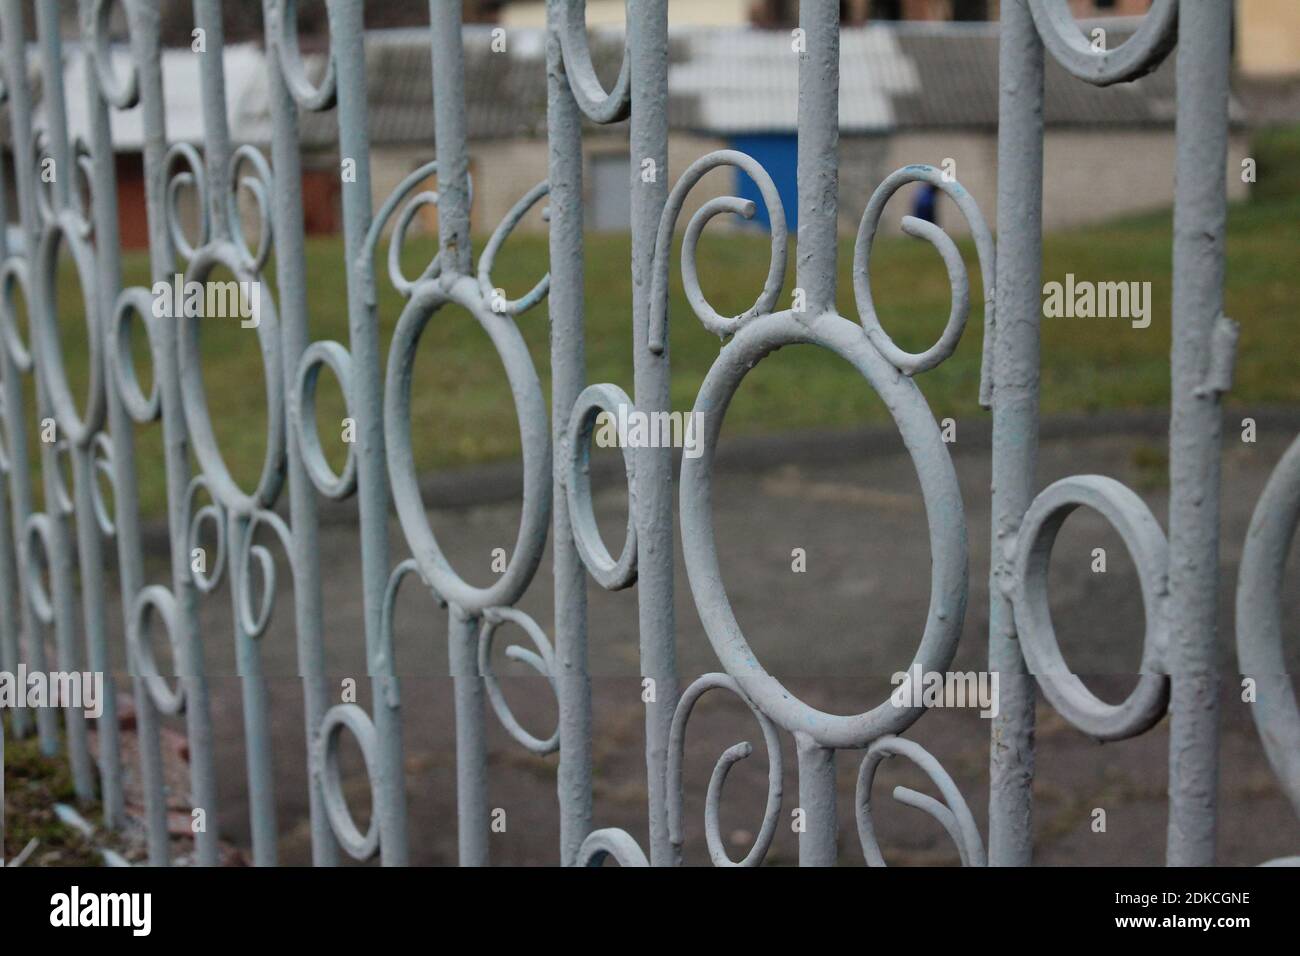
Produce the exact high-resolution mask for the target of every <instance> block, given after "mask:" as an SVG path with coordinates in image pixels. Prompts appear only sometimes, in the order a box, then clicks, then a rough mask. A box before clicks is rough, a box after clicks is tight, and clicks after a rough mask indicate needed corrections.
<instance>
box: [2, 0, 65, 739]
mask: <svg viewBox="0 0 1300 956" xmlns="http://www.w3.org/2000/svg"><path fill="white" fill-rule="evenodd" d="M0 17H3V24H2V26H3V31H4V51H5V85H6V86H7V87H8V90H9V101H8V102H9V123H10V136H11V137H12V142H13V156H14V181H15V182H16V183H17V185H18V216H19V221H20V222H21V223H22V229H23V239H24V241H25V244H26V253H25V254H26V257H27V261H28V262H29V263H30V261H31V255H30V253H31V250H32V248H34V246H35V243H36V236H37V233H38V230H39V228H40V227H39V223H38V215H37V210H36V196H35V192H34V189H35V184H36V181H37V175H38V174H37V171H36V165H35V156H34V155H33V148H32V138H33V129H32V102H31V91H30V89H29V87H28V80H27V67H28V58H27V41H26V35H27V31H26V26H25V24H24V20H23V3H22V0H4V5H3V7H0ZM35 308H36V305H35V303H33V302H28V303H27V309H28V336H29V339H30V337H31V335H32V328H33V325H34V323H33V320H32V318H31V316H32V313H33V310H34V309H35ZM0 351H3V353H4V358H3V361H4V377H3V383H0V384H2V385H3V388H4V415H5V437H6V438H7V439H8V441H9V464H10V474H9V507H10V513H11V514H12V516H13V522H12V525H13V527H12V531H13V535H14V539H13V540H14V546H15V548H16V549H17V552H16V557H17V561H16V565H17V570H18V575H19V581H20V582H21V579H22V576H24V575H26V574H27V573H29V572H28V569H27V567H26V561H24V560H23V558H22V550H21V549H22V544H21V542H22V539H23V537H24V535H25V532H26V528H27V519H28V518H29V517H30V516H31V514H32V509H33V500H34V498H33V489H32V473H31V460H30V456H29V454H28V450H27V414H26V409H25V408H24V402H23V388H22V375H23V373H22V372H21V371H20V370H19V368H18V365H17V363H16V362H15V361H14V359H13V356H12V355H11V354H10V353H9V350H8V349H2V350H0ZM18 601H19V605H18V607H19V623H20V625H21V627H22V634H23V641H22V643H23V644H24V645H25V648H26V661H27V664H28V665H29V666H30V667H32V668H33V669H35V670H39V671H44V670H46V655H45V642H44V626H43V625H42V624H41V623H40V622H39V621H37V620H36V615H35V613H34V612H33V609H32V604H31V598H30V596H29V595H28V593H27V589H26V588H25V587H22V586H21V583H20V586H19V588H18ZM36 729H37V733H38V734H39V736H40V745H41V752H42V753H44V754H46V755H47V756H52V755H54V754H56V753H58V750H59V725H58V714H57V713H56V712H55V711H54V710H53V709H52V708H48V707H38V708H36Z"/></svg>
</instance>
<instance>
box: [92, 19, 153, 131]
mask: <svg viewBox="0 0 1300 956" xmlns="http://www.w3.org/2000/svg"><path fill="white" fill-rule="evenodd" d="M112 9H113V0H94V3H93V5H92V8H91V13H90V19H89V27H90V36H89V37H88V40H89V43H88V44H87V46H88V49H89V51H90V60H91V63H92V65H93V66H94V70H95V77H96V79H97V80H98V82H99V92H100V95H101V96H103V97H104V99H105V100H106V101H107V102H108V104H109V105H110V106H112V107H114V108H116V109H119V110H129V109H132V108H134V107H135V106H136V104H137V103H139V102H140V71H139V66H138V65H137V63H136V59H135V57H134V56H132V57H129V58H128V59H129V62H128V64H127V71H126V78H125V79H119V78H118V76H117V75H116V74H115V73H114V72H113V62H112V61H113V56H112V52H113V51H112V49H111V48H110V46H109V44H108V34H109V15H110V13H111V12H112ZM123 9H125V10H126V11H127V14H128V16H129V15H130V8H129V7H128V6H127V5H126V4H125V3H124V4H123Z"/></svg>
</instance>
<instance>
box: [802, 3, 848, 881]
mask: <svg viewBox="0 0 1300 956" xmlns="http://www.w3.org/2000/svg"><path fill="white" fill-rule="evenodd" d="M799 29H800V30H801V31H802V40H803V46H802V47H801V48H800V51H799V143H798V157H797V163H798V166H797V178H798V193H799V229H798V250H797V254H796V260H795V261H796V281H797V283H798V286H799V288H800V289H802V290H803V294H804V305H805V308H806V311H807V312H808V313H810V314H812V315H820V314H821V313H823V312H829V311H834V310H835V288H836V278H837V276H836V269H837V255H836V252H837V249H838V244H839V144H840V125H839V116H840V114H839V102H840V29H839V5H838V4H835V3H831V2H829V0H804V2H803V3H800V4H799ZM796 740H797V746H798V752H799V808H800V809H801V810H802V811H803V813H804V823H805V829H804V832H803V833H801V834H800V836H799V865H800V866H834V865H835V860H836V856H837V854H836V842H837V838H838V833H839V821H838V820H837V819H836V811H835V751H833V750H828V749H826V748H824V747H820V746H818V745H817V744H815V743H813V742H812V741H811V740H808V739H806V738H803V737H802V736H798V737H797V738H796Z"/></svg>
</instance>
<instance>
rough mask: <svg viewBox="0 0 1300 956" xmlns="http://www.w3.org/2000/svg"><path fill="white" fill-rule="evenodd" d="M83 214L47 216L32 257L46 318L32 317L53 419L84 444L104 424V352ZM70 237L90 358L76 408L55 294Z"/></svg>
mask: <svg viewBox="0 0 1300 956" xmlns="http://www.w3.org/2000/svg"><path fill="white" fill-rule="evenodd" d="M78 223H79V220H78V219H77V218H76V216H74V215H73V214H71V213H69V212H67V211H66V210H65V211H63V212H60V213H58V214H57V215H56V216H55V218H54V219H52V220H51V221H50V222H48V223H47V224H46V226H45V229H44V230H43V231H42V233H41V239H40V243H39V244H38V245H37V247H36V258H35V259H34V260H33V264H32V267H33V275H34V276H35V279H36V281H37V282H38V283H39V285H38V286H37V290H38V293H37V299H38V301H40V302H41V303H43V308H42V309H39V310H37V311H38V312H42V313H43V314H44V321H40V320H35V321H33V322H32V328H33V332H34V338H35V343H36V362H37V364H38V365H39V366H40V375H41V377H42V378H43V379H44V382H45V391H46V394H47V395H48V396H49V400H50V405H51V407H52V409H53V412H54V418H55V421H56V422H58V426H59V428H60V429H61V430H62V431H63V433H64V435H65V436H66V437H67V439H68V441H69V442H71V443H72V444H73V445H75V446H77V447H78V448H85V447H86V446H88V445H89V444H90V442H91V439H93V438H94V437H95V433H96V432H97V431H99V429H100V428H101V427H102V426H103V424H104V412H105V401H104V382H103V377H104V376H103V369H104V357H103V349H102V348H101V344H102V339H101V336H102V334H103V333H102V323H101V322H100V320H99V298H98V296H97V294H96V285H97V281H96V271H95V255H94V251H93V250H92V249H91V247H90V244H89V243H88V242H87V241H86V240H85V239H84V238H83V237H82V236H81V233H80V231H79V225H78ZM64 242H66V243H67V245H68V251H69V252H70V253H71V254H72V261H73V263H74V264H75V266H76V269H77V279H78V281H79V282H80V283H81V293H82V300H83V302H84V308H85V319H86V345H87V352H88V354H87V364H88V366H89V382H88V384H87V386H86V409H85V412H84V413H82V412H79V411H78V410H77V404H76V402H75V401H74V400H73V398H72V390H71V387H70V386H69V385H68V374H67V371H66V370H65V369H64V366H63V349H62V348H60V343H59V330H58V316H57V310H56V308H55V301H56V297H57V291H56V283H57V280H58V265H59V263H58V257H59V246H60V244H62V243H64Z"/></svg>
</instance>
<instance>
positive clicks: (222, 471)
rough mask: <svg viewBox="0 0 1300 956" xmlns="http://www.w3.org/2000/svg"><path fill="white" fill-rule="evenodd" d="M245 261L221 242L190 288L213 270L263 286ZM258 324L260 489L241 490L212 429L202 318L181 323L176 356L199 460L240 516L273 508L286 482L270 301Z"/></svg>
mask: <svg viewBox="0 0 1300 956" xmlns="http://www.w3.org/2000/svg"><path fill="white" fill-rule="evenodd" d="M243 261H244V260H243V255H242V254H241V252H240V251H239V250H238V249H237V248H236V247H235V246H234V245H233V244H232V243H230V242H218V243H213V244H212V245H209V246H205V247H204V248H202V249H200V250H199V251H198V252H197V253H196V254H195V256H194V259H193V261H192V262H191V263H190V268H189V271H188V272H187V273H186V274H185V281H186V283H189V282H198V283H200V284H204V283H206V281H207V278H208V276H209V275H210V274H211V272H212V270H213V269H215V268H216V267H218V266H225V267H226V268H227V269H228V270H230V272H231V274H232V275H233V276H234V277H235V281H236V282H237V283H240V284H241V285H242V284H243V283H244V282H254V283H258V282H259V280H258V279H257V277H256V276H255V275H253V274H252V273H250V272H248V271H246V270H245V269H244V266H243ZM252 317H253V319H254V321H255V322H256V330H257V338H258V341H259V342H260V343H261V353H262V369H263V373H264V374H265V376H266V406H267V422H266V457H265V459H264V460H263V462H262V473H261V476H260V477H259V478H258V482H257V487H256V488H254V489H253V491H251V492H245V491H244V490H243V489H241V488H240V487H239V485H238V484H236V482H235V479H234V476H233V475H231V473H230V469H229V468H228V467H227V466H226V462H225V459H224V458H222V456H221V449H220V447H219V446H218V444H217V436H216V433H215V432H214V431H213V429H212V415H211V413H210V412H209V411H208V397H207V393H206V392H205V390H204V387H203V369H202V359H201V358H200V355H199V323H200V322H201V321H202V318H203V317H201V316H188V315H187V316H184V317H179V318H178V319H177V320H176V321H177V326H178V330H179V340H178V342H177V353H178V357H179V361H180V382H181V405H182V406H183V407H184V410H185V423H186V425H187V426H188V427H189V430H190V438H191V443H192V445H193V447H194V454H195V456H196V457H197V458H198V460H199V465H200V466H201V467H202V468H203V474H204V475H205V476H206V477H207V479H208V482H209V490H210V491H211V492H212V495H213V497H214V498H216V499H217V500H218V501H220V502H221V504H222V505H224V506H225V507H226V508H227V509H228V510H229V511H231V512H233V513H235V514H244V515H247V514H252V513H253V512H254V511H257V510H258V509H261V508H270V507H271V506H272V505H273V504H274V503H275V499H276V496H277V495H278V494H279V491H280V487H281V485H282V484H283V482H284V457H285V445H284V387H283V378H284V370H283V369H282V368H281V363H280V324H279V322H278V321H277V320H276V315H275V306H274V304H273V303H272V302H271V299H270V297H269V296H266V295H262V294H259V295H258V296H257V299H256V301H255V302H254V303H253V316H252Z"/></svg>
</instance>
